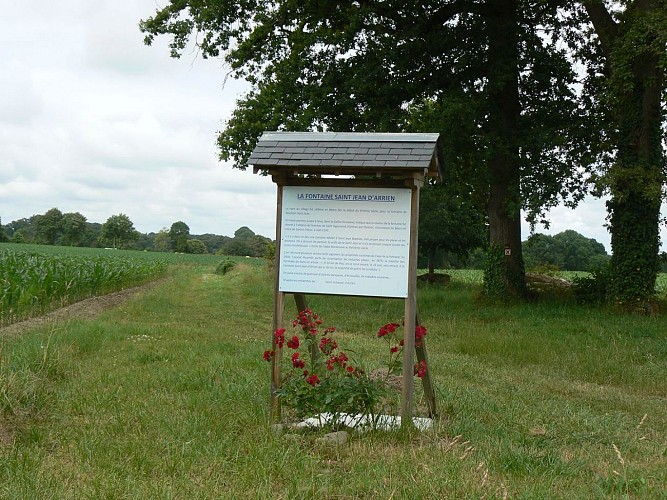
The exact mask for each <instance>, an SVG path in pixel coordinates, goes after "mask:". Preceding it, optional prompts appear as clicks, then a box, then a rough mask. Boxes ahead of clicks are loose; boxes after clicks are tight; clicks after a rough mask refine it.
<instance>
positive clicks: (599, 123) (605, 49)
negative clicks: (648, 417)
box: [565, 0, 667, 309]
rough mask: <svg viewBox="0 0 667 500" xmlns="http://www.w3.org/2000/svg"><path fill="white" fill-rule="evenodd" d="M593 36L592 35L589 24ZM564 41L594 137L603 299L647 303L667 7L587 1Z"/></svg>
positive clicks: (652, 0) (660, 185)
mask: <svg viewBox="0 0 667 500" xmlns="http://www.w3.org/2000/svg"><path fill="white" fill-rule="evenodd" d="M591 25H592V28H593V31H594V32H595V34H596V36H591V29H590V26H591ZM565 29H566V30H567V34H566V36H565V39H566V40H568V42H569V43H570V47H571V48H572V51H573V54H574V55H575V56H576V57H577V58H578V59H579V61H580V62H582V63H583V64H584V65H585V66H586V72H585V78H584V81H583V88H582V90H583V92H582V99H581V102H582V108H583V109H584V111H585V112H586V114H587V121H588V122H589V123H591V124H593V125H594V127H593V129H592V130H593V131H594V132H595V129H597V131H596V135H594V136H591V137H594V139H593V140H591V141H590V142H589V154H590V155H591V156H592V157H593V159H594V160H595V162H594V165H595V167H596V169H595V171H594V172H593V176H592V179H593V180H594V181H595V182H596V185H595V188H596V191H597V193H598V194H602V193H606V194H608V195H610V198H611V199H610V201H609V202H608V203H607V209H608V212H609V225H610V232H611V246H612V258H611V277H610V284H609V295H608V299H609V300H610V301H612V302H614V303H618V304H622V305H624V306H627V307H629V308H631V309H633V308H635V307H637V306H639V307H642V305H643V304H645V303H648V302H650V301H651V300H652V295H653V289H654V287H655V279H656V273H657V270H658V266H657V262H656V261H657V254H658V251H659V243H660V242H659V231H658V229H659V224H660V206H661V200H662V197H663V189H664V182H665V178H664V166H665V161H666V156H665V143H664V127H665V124H666V121H665V116H666V115H665V107H664V102H665V94H664V93H665V90H667V51H666V50H665V46H666V44H667V9H666V8H665V3H664V1H662V0H649V1H645V2H644V1H642V2H640V1H628V2H623V3H620V4H608V3H603V2H588V3H586V2H584V3H583V4H582V6H581V7H580V8H576V9H573V15H571V16H570V17H568V18H567V20H566V26H565Z"/></svg>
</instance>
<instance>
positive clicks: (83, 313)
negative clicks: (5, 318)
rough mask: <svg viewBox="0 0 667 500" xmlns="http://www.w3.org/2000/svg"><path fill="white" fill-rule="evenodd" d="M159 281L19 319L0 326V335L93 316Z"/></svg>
mask: <svg viewBox="0 0 667 500" xmlns="http://www.w3.org/2000/svg"><path fill="white" fill-rule="evenodd" d="M161 281H162V280H157V281H151V282H150V283H146V284H144V285H141V286H137V287H134V288H126V289H124V290H120V291H119V292H113V293H110V294H108V295H102V296H99V297H91V298H89V299H85V300H82V301H80V302H75V303H74V304H71V305H69V306H65V307H61V308H60V309H56V310H55V311H52V312H50V313H47V314H45V315H43V316H37V317H34V318H28V319H26V320H23V321H19V322H18V323H13V324H11V325H8V326H5V327H0V336H10V335H18V334H21V333H23V332H25V331H27V330H31V329H32V328H35V327H37V326H39V325H42V324H45V323H55V322H56V321H60V320H62V319H67V318H94V317H95V316H97V315H98V314H100V313H102V312H104V311H106V310H107V309H111V308H112V307H116V306H117V305H118V304H121V303H122V302H124V301H126V300H127V299H129V298H130V297H133V296H135V295H136V294H138V293H140V292H142V291H144V290H148V289H150V288H153V287H154V286H156V285H157V284H158V283H160V282H161Z"/></svg>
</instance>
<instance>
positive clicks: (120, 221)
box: [101, 213, 139, 248]
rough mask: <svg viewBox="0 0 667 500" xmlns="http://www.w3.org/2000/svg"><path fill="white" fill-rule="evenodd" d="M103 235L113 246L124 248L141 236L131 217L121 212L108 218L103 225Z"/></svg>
mask: <svg viewBox="0 0 667 500" xmlns="http://www.w3.org/2000/svg"><path fill="white" fill-rule="evenodd" d="M101 237H102V239H103V240H105V241H106V242H108V243H109V244H110V245H111V246H112V247H113V248H122V247H124V246H125V245H127V244H129V243H131V242H133V241H136V240H137V239H138V238H139V232H138V231H136V230H135V229H134V224H132V221H131V220H130V218H129V217H128V216H127V215H125V214H122V213H121V214H118V215H112V216H111V217H109V218H108V219H107V221H106V222H105V223H104V224H103V225H102V234H101Z"/></svg>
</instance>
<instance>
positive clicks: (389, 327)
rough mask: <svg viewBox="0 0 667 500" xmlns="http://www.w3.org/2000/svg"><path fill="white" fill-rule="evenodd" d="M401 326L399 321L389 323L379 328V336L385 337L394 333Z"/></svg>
mask: <svg viewBox="0 0 667 500" xmlns="http://www.w3.org/2000/svg"><path fill="white" fill-rule="evenodd" d="M399 326H401V325H399V324H398V323H387V324H386V325H384V326H382V327H380V329H379V330H378V337H384V336H385V335H389V334H390V333H394V332H395V331H396V329H397V328H398V327H399Z"/></svg>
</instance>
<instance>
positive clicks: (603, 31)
mask: <svg viewBox="0 0 667 500" xmlns="http://www.w3.org/2000/svg"><path fill="white" fill-rule="evenodd" d="M583 6H584V9H586V13H587V14H588V17H589V18H590V20H591V23H593V27H594V28H595V32H596V33H597V35H598V38H599V39H600V45H601V46H602V51H603V53H604V55H605V57H606V58H607V60H609V58H610V55H611V48H612V45H613V44H614V41H615V40H616V36H617V34H618V25H617V24H616V21H614V18H613V17H611V14H610V13H609V11H608V10H607V8H606V7H605V6H604V3H603V2H602V0H584V2H583Z"/></svg>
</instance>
